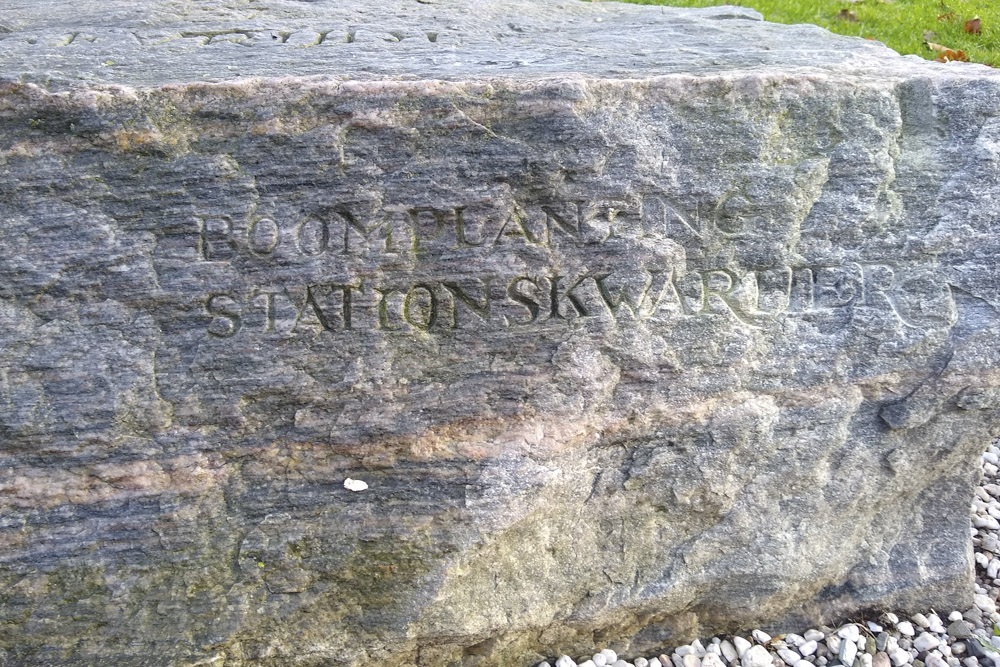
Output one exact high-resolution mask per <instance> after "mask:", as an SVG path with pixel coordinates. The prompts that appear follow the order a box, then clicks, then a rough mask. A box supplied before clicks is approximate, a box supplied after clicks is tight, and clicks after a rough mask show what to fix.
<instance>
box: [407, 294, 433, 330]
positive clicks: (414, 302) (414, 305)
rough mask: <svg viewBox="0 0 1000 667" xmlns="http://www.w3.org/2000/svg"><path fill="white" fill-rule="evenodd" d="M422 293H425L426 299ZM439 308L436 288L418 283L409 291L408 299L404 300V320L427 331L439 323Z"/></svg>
mask: <svg viewBox="0 0 1000 667" xmlns="http://www.w3.org/2000/svg"><path fill="white" fill-rule="evenodd" d="M420 292H423V293H424V294H425V295H426V297H425V298H421V296H420V294H419V293H420ZM437 307H438V302H437V295H436V294H435V293H434V288H433V287H431V286H430V285H425V284H423V283H418V284H416V285H413V286H412V287H410V289H409V290H407V292H406V298H405V299H403V319H405V320H406V321H407V323H408V324H410V325H411V326H413V327H416V328H417V329H420V330H422V331H427V330H428V329H430V328H431V327H432V326H434V322H436V321H437V315H438V313H437ZM414 313H416V315H415V314H414Z"/></svg>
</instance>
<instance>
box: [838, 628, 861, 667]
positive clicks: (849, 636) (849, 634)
mask: <svg viewBox="0 0 1000 667" xmlns="http://www.w3.org/2000/svg"><path fill="white" fill-rule="evenodd" d="M837 636H838V637H840V638H841V639H846V640H847V641H851V642H856V641H858V637H860V636H861V630H860V629H859V628H858V626H856V625H854V624H853V623H848V624H847V625H845V626H844V627H842V628H841V629H839V630H837ZM845 664H848V663H845Z"/></svg>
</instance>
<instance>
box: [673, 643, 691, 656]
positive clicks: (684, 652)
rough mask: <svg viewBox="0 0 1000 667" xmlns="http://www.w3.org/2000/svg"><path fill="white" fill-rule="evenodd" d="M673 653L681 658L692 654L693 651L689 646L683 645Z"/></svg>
mask: <svg viewBox="0 0 1000 667" xmlns="http://www.w3.org/2000/svg"><path fill="white" fill-rule="evenodd" d="M674 653H676V654H677V655H679V656H680V657H682V658H683V657H684V656H686V655H690V654H691V653H694V649H693V648H692V647H691V645H690V644H685V645H684V646H678V647H677V650H676V651H674Z"/></svg>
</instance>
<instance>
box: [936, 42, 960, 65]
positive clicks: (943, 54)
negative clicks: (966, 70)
mask: <svg viewBox="0 0 1000 667" xmlns="http://www.w3.org/2000/svg"><path fill="white" fill-rule="evenodd" d="M925 43H926V44H927V48H928V49H930V50H931V51H933V52H934V53H936V54H938V56H937V58H935V60H937V61H938V62H939V63H946V62H950V61H952V60H960V61H962V62H968V60H969V58H968V56H966V55H965V51H962V50H961V49H950V48H948V47H947V46H944V45H942V44H935V43H934V42H925Z"/></svg>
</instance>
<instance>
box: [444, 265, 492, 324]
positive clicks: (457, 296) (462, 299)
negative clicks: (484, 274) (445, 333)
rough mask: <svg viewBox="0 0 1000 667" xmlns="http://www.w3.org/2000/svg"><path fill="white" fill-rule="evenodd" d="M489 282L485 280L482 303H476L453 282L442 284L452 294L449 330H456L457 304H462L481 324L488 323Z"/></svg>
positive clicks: (489, 280)
mask: <svg viewBox="0 0 1000 667" xmlns="http://www.w3.org/2000/svg"><path fill="white" fill-rule="evenodd" d="M490 282H491V279H490V278H487V279H486V280H485V285H484V286H483V300H482V303H480V302H479V301H476V300H475V299H473V298H472V297H471V296H469V295H468V294H467V293H466V292H465V290H463V289H462V288H461V287H460V286H459V285H458V283H455V282H444V283H442V284H443V285H444V286H445V289H447V290H448V291H449V292H451V294H452V297H453V298H452V304H453V305H452V308H451V328H452V329H457V328H458V304H459V303H461V304H463V305H464V306H465V307H466V308H468V309H469V310H470V311H471V312H473V313H475V314H476V316H478V317H479V319H481V320H482V321H483V322H489V321H490Z"/></svg>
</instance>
